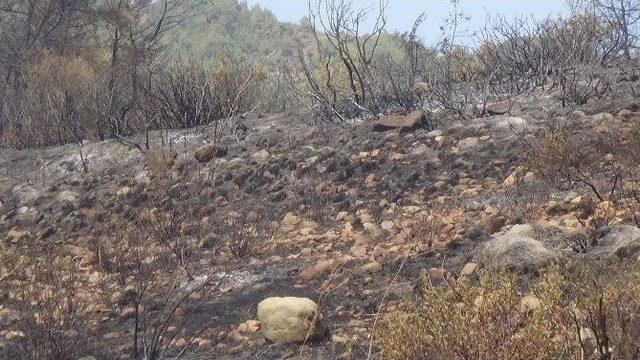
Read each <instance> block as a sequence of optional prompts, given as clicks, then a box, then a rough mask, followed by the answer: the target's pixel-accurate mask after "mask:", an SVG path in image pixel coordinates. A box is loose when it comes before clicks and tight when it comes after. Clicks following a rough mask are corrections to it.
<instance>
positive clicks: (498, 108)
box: [485, 100, 519, 115]
mask: <svg viewBox="0 0 640 360" xmlns="http://www.w3.org/2000/svg"><path fill="white" fill-rule="evenodd" d="M518 107H519V105H518V103H517V102H513V101H511V100H502V101H497V102H494V103H491V104H488V105H487V107H486V108H485V110H486V111H487V114H489V115H504V114H506V113H508V112H510V111H511V110H514V109H517V108H518Z"/></svg>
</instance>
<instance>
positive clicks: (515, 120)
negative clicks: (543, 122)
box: [495, 116, 527, 130]
mask: <svg viewBox="0 0 640 360" xmlns="http://www.w3.org/2000/svg"><path fill="white" fill-rule="evenodd" d="M525 126H527V120H525V119H523V118H519V117H514V116H509V117H506V118H503V119H500V120H499V121H497V122H496V124H495V127H496V128H497V129H500V130H509V129H522V128H524V127H525Z"/></svg>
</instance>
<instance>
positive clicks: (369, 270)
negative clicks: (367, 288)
mask: <svg viewBox="0 0 640 360" xmlns="http://www.w3.org/2000/svg"><path fill="white" fill-rule="evenodd" d="M380 270H382V265H381V264H380V263H379V262H377V261H372V262H370V263H368V264H364V265H362V266H360V271H361V272H362V273H363V274H366V275H373V274H375V273H377V272H380Z"/></svg>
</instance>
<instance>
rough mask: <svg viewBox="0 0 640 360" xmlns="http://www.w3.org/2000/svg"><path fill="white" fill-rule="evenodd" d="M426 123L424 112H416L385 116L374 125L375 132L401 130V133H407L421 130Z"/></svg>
mask: <svg viewBox="0 0 640 360" xmlns="http://www.w3.org/2000/svg"><path fill="white" fill-rule="evenodd" d="M426 123H427V119H426V116H425V114H424V111H422V110H415V111H412V112H410V113H409V114H407V115H389V116H384V117H382V118H381V119H380V120H378V122H376V123H375V124H374V125H373V131H375V132H384V131H389V130H396V129H399V130H400V132H407V131H413V130H416V129H419V128H421V127H423V126H424V125H426Z"/></svg>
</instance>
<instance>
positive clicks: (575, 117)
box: [569, 110, 587, 120]
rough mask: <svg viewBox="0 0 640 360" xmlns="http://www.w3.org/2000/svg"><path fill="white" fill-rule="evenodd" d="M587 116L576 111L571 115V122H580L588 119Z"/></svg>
mask: <svg viewBox="0 0 640 360" xmlns="http://www.w3.org/2000/svg"><path fill="white" fill-rule="evenodd" d="M586 116H587V115H586V114H585V113H584V112H582V111H580V110H575V111H573V112H571V114H569V120H580V119H582V118H584V117H586Z"/></svg>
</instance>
